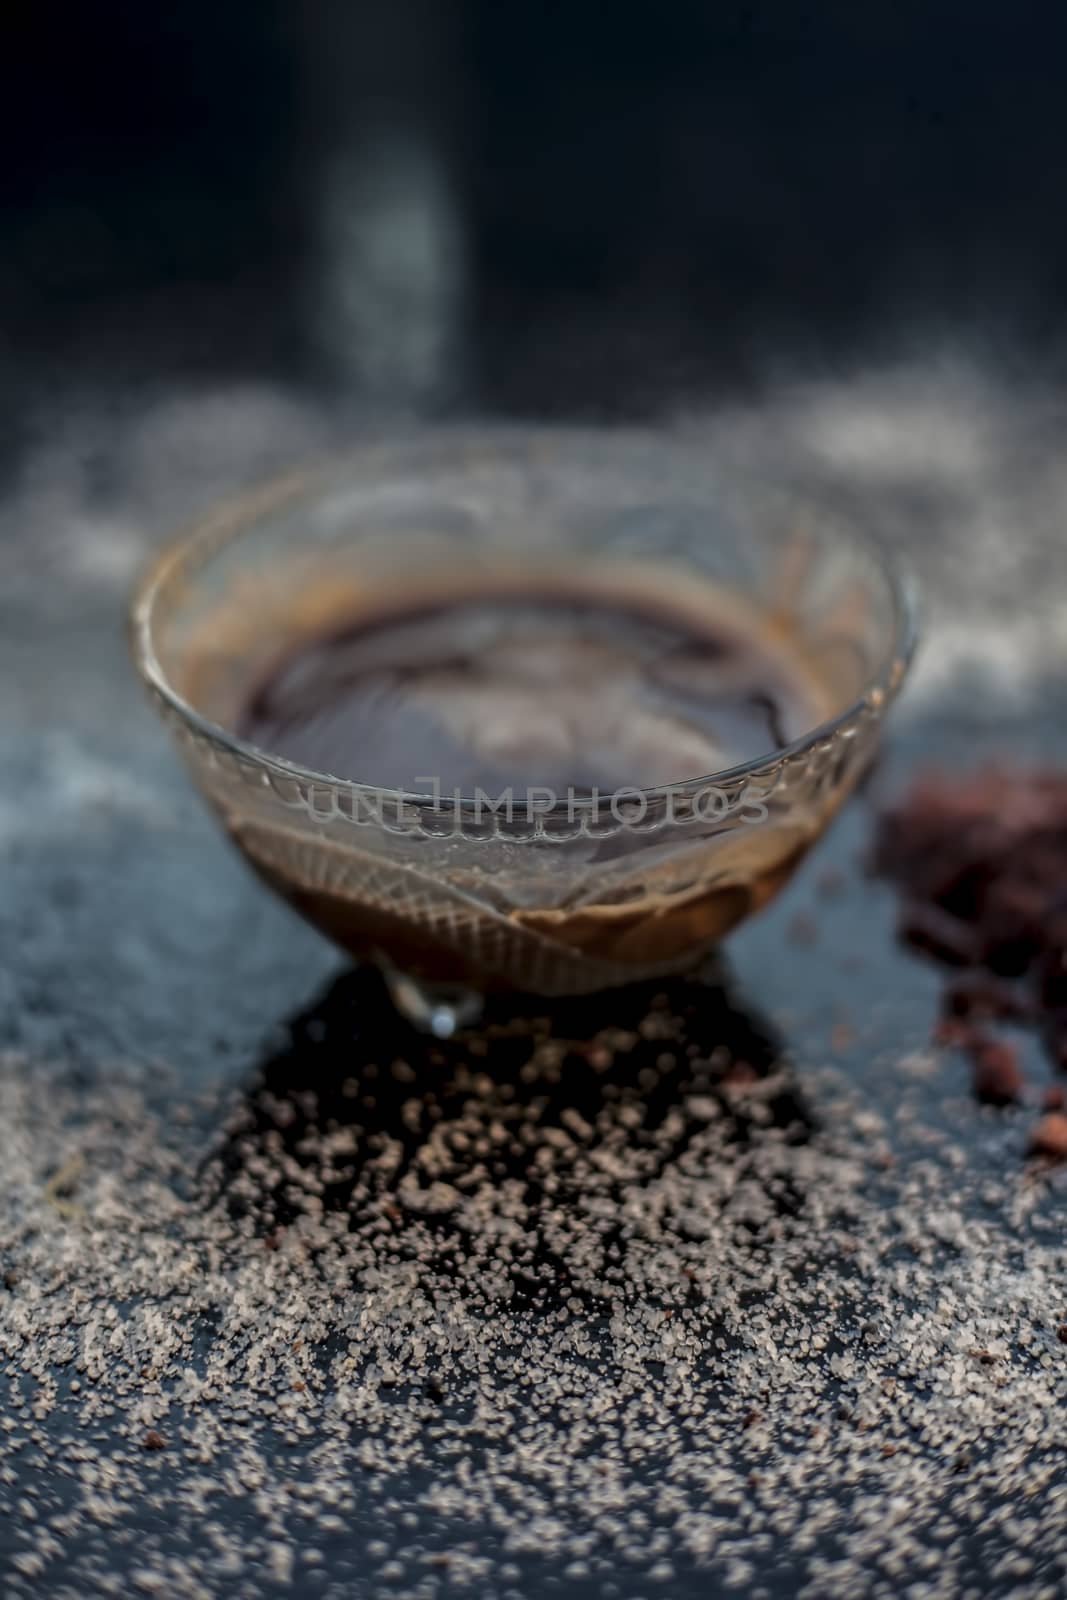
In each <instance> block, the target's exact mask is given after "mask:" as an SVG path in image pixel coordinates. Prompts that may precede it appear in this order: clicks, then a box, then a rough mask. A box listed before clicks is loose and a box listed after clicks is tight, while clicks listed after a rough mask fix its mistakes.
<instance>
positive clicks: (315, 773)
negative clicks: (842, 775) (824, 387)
mask: <svg viewBox="0 0 1067 1600" xmlns="http://www.w3.org/2000/svg"><path fill="white" fill-rule="evenodd" d="M507 440H513V441H531V442H533V441H536V442H538V443H541V444H546V445H547V444H551V443H560V444H566V445H567V446H573V445H575V444H578V443H581V442H582V441H583V440H584V441H586V442H593V441H595V442H596V443H604V442H607V441H611V442H612V443H613V444H614V445H616V446H623V445H625V444H626V443H627V442H630V443H635V442H640V443H641V444H643V445H644V446H645V447H646V448H647V447H648V446H650V445H656V446H659V447H661V448H662V449H663V450H664V451H665V452H674V453H675V454H679V455H681V456H683V457H686V458H688V459H689V460H690V461H692V460H693V458H694V455H695V449H696V447H695V445H694V443H693V441H692V439H691V438H687V437H685V436H681V437H679V436H677V435H672V434H670V433H669V432H663V433H659V432H656V431H655V430H652V429H648V428H633V427H600V428H590V427H566V426H562V427H561V426H544V427H542V426H538V425H536V424H535V425H524V424H521V423H514V424H512V423H500V424H496V423H494V424H487V425H481V426H480V427H478V429H477V431H476V432H474V431H472V430H471V429H470V427H469V426H467V427H462V426H457V425H448V424H436V425H433V426H432V427H431V426H429V425H427V426H426V427H425V428H423V429H421V430H411V431H409V432H407V433H403V434H398V435H395V436H390V437H385V438H371V439H365V440H364V441H362V442H361V443H360V444H357V445H355V446H353V447H351V448H350V449H348V450H346V451H341V452H339V451H334V452H332V453H331V454H329V455H327V456H326V457H325V458H322V459H319V460H317V461H313V462H312V463H310V464H308V465H305V466H303V467H300V468H297V469H295V470H291V471H289V472H286V473H284V474H281V475H278V476H274V477H271V478H270V479H268V480H267V481H266V482H265V483H261V484H259V485H258V486H253V487H251V488H250V489H246V490H244V491H242V492H239V493H238V494H236V495H233V496H229V497H227V498H226V499H224V500H223V501H221V502H219V503H217V504H216V505H215V506H214V507H213V508H212V509H210V510H209V511H208V512H206V513H205V514H204V515H202V516H200V517H197V518H194V519H193V520H192V521H191V522H189V523H186V524H185V525H184V526H182V527H180V528H179V529H178V531H177V532H176V533H174V534H173V535H172V536H171V537H170V538H169V539H168V540H167V541H166V542H165V544H164V546H163V548H162V549H161V550H160V551H158V552H157V553H156V554H155V555H154V557H153V558H152V559H151V560H150V561H149V562H148V564H147V566H146V567H145V568H144V569H143V570H142V571H141V573H140V574H139V576H138V578H137V579H136V581H135V583H134V586H133V592H132V596H131V600H130V604H129V609H128V614H127V633H128V641H129V647H130V652H131V655H132V657H133V662H134V665H135V667H136V669H137V671H138V673H139V675H140V676H141V678H142V680H143V681H144V683H145V684H146V685H147V687H148V688H149V689H150V690H151V691H152V692H153V693H154V694H155V695H156V696H157V697H158V698H159V700H160V701H161V702H162V704H163V705H164V706H165V707H166V708H168V709H169V710H170V711H171V712H173V713H174V715H175V716H176V717H177V718H178V719H179V721H180V722H181V723H183V724H184V725H185V726H186V727H187V728H188V729H189V730H190V731H191V732H192V733H193V734H194V735H198V736H199V737H200V738H202V739H205V740H207V741H208V742H209V743H210V744H211V745H213V746H214V747H216V748H217V749H220V750H222V751H223V752H225V753H226V754H228V755H230V756H232V757H233V758H235V759H236V760H238V761H241V762H243V763H245V764H249V765H253V766H255V767H258V768H259V769H261V770H262V772H263V774H264V777H265V778H268V777H269V776H271V775H273V776H274V777H275V778H277V779H279V780H282V781H288V782H289V783H292V782H295V783H297V784H303V785H308V786H313V787H315V788H319V789H322V788H326V789H330V790H333V791H334V792H335V793H341V794H344V795H364V796H368V797H371V796H373V797H376V798H377V799H378V800H379V801H381V800H385V801H387V802H391V803H392V804H394V805H396V806H398V807H400V806H404V807H406V806H411V807H415V808H418V809H419V810H420V811H431V812H447V813H448V814H450V815H454V816H461V815H467V814H470V813H472V812H473V813H475V814H476V815H477V816H478V817H479V818H480V817H481V815H482V812H483V810H484V797H483V800H482V801H481V802H479V801H478V800H477V799H476V798H475V797H474V796H466V795H463V796H459V797H456V796H454V795H451V794H449V795H447V796H442V795H440V794H437V795H435V794H433V793H427V792H420V791H417V790H407V789H397V788H393V787H390V786H387V785H382V784H375V783H372V782H369V781H367V780H364V779H357V778H343V777H339V776H338V775H337V774H334V773H329V772H324V771H321V770H317V769H315V768H312V767H306V766H303V765H302V764H300V763H299V762H294V761H290V760H288V759H286V758H285V757H284V756H280V755H277V754H275V753H274V752H273V751H270V750H267V749H264V748H263V747H262V746H260V745H256V744H253V743H252V742H250V741H249V740H246V739H242V738H241V737H240V736H239V735H238V734H236V733H234V732H232V731H231V730H230V729H228V728H226V727H224V726H223V725H222V724H221V723H217V722H215V721H213V720H212V719H211V718H210V717H207V716H205V715H204V714H203V713H202V712H201V711H198V710H197V708H196V707H195V706H194V705H192V704H191V703H190V702H189V701H188V700H186V698H185V697H184V696H183V695H181V694H180V693H179V692H178V691H177V689H175V687H174V685H173V684H172V683H171V681H170V679H169V678H168V676H167V673H166V672H165V670H164V668H163V666H162V663H161V662H160V660H159V657H158V655H157V653H156V649H155V643H154V637H153V623H154V616H155V608H156V604H157V602H158V601H159V599H160V597H161V596H162V594H163V592H164V590H165V588H166V586H167V584H168V582H169V580H170V579H171V578H172V577H173V576H174V575H175V574H176V572H178V571H179V570H180V568H181V567H182V566H184V565H185V564H186V563H187V562H188V561H190V559H192V558H193V557H194V556H196V555H197V554H200V557H201V560H204V559H210V556H211V555H212V554H213V553H214V552H215V551H216V550H218V549H220V548H222V547H223V546H224V545H226V544H228V543H229V542H230V541H231V540H234V539H237V538H239V537H240V536H241V535H242V534H244V533H246V532H247V531H248V529H249V528H250V527H251V526H253V525H254V524H255V523H256V522H257V521H259V520H260V519H261V518H262V517H264V516H266V515H268V514H269V513H271V512H273V511H276V510H279V509H281V508H283V507H284V506H286V505H287V504H289V503H290V502H293V501H298V500H300V499H302V498H307V497H310V496H311V495H313V494H314V492H315V491H316V489H318V488H319V487H325V486H326V485H327V484H328V483H329V482H331V481H334V480H335V479H336V478H337V477H338V476H339V475H340V473H341V472H342V471H345V472H349V473H351V472H353V471H358V470H359V468H360V466H361V465H362V464H364V463H365V464H366V466H367V467H368V468H371V467H373V466H374V465H375V464H376V463H379V462H382V463H387V462H388V461H389V460H390V459H393V458H394V457H395V456H396V455H400V454H402V453H403V452H406V451H408V450H411V449H418V448H419V447H420V446H424V447H425V446H432V445H438V446H440V445H443V444H445V443H446V442H447V443H449V444H451V445H452V447H453V448H455V449H456V450H457V451H461V450H463V449H468V448H470V447H471V446H474V447H476V448H478V449H480V450H484V449H486V448H491V447H492V445H493V444H494V443H503V442H506V441H507ZM715 475H716V469H715V468H712V469H711V471H710V475H709V484H710V483H713V481H714V476H715ZM718 475H719V476H720V477H722V478H724V479H727V480H728V481H729V482H731V483H738V482H743V481H745V480H746V479H747V480H750V481H751V482H752V483H753V484H754V485H758V486H762V487H763V488H764V489H766V488H768V487H779V488H791V489H793V490H795V491H796V492H797V493H798V494H801V495H803V496H805V497H810V500H811V502H812V503H813V504H815V505H819V504H822V505H826V506H833V505H834V504H835V502H836V503H840V501H841V500H842V498H844V497H847V498H850V499H855V498H856V496H857V494H858V493H859V491H857V490H855V489H853V488H851V486H849V485H843V484H841V483H839V482H836V483H830V482H827V481H826V479H825V475H820V477H819V479H818V480H817V479H816V477H815V475H814V474H813V475H812V479H811V480H810V481H808V480H805V481H804V482H803V483H802V484H796V483H791V482H790V480H789V479H788V478H787V477H786V476H785V475H782V476H781V477H780V478H776V477H774V476H773V475H770V474H767V473H766V472H762V471H760V472H757V471H755V470H752V469H748V468H744V467H738V466H737V465H736V464H733V463H731V464H730V465H729V466H728V467H727V468H724V469H723V470H722V472H721V473H718ZM847 538H848V542H849V544H851V545H852V546H853V547H854V548H857V549H860V550H862V551H863V552H864V553H865V554H866V556H867V557H868V559H869V560H870V561H871V563H872V565H873V566H874V567H875V568H876V569H877V571H878V573H879V575H880V577H881V579H882V581H883V582H884V583H885V585H886V590H887V594H888V597H889V601H890V606H891V611H892V619H891V637H890V641H889V647H888V649H887V651H886V653H885V655H884V657H883V658H882V659H881V661H880V662H879V664H878V667H877V669H876V671H875V672H873V673H872V674H871V675H870V677H869V679H868V681H867V682H866V683H865V684H864V687H863V689H862V690H861V691H860V693H859V694H858V695H857V696H856V697H855V699H853V700H852V701H850V702H849V704H848V705H847V706H845V707H844V709H843V710H841V711H840V712H838V713H837V714H836V715H834V716H833V717H830V718H827V719H826V720H824V721H823V722H820V723H818V724H816V725H815V726H814V727H812V728H810V729H807V730H805V732H804V733H802V734H801V735H800V736H799V737H798V738H797V739H794V740H792V741H790V742H789V743H788V744H783V745H778V746H776V747H775V748H774V749H772V750H769V751H766V752H764V753H763V754H761V755H758V756H755V757H751V758H749V759H748V760H747V761H743V762H738V763H736V764H735V765H733V766H731V767H723V768H719V769H717V770H715V771H713V772H710V773H702V774H700V775H697V776H694V777H691V778H684V779H680V780H678V781H677V782H673V783H663V784H656V785H652V786H647V787H641V786H639V785H633V786H629V785H627V786H625V787H624V788H623V789H620V790H618V791H616V793H617V794H625V795H626V796H627V798H628V799H632V800H634V801H636V800H638V799H643V801H644V807H643V809H642V818H644V816H645V815H646V813H647V811H648V808H649V807H652V806H654V805H656V804H657V803H660V802H663V801H665V800H666V799H667V798H668V797H670V796H677V795H679V794H684V795H687V796H697V795H699V794H701V793H702V792H704V791H708V790H725V789H727V788H729V789H730V790H731V791H737V790H738V789H740V788H741V787H742V786H743V785H745V783H746V780H748V779H751V778H758V777H760V776H764V775H766V774H768V773H770V772H772V771H775V770H777V769H778V768H779V767H781V766H782V765H783V764H785V763H788V762H790V761H792V760H795V759H797V758H799V757H801V756H805V755H807V754H808V753H810V752H811V751H812V750H813V749H814V748H816V747H817V746H818V745H820V744H823V743H825V742H828V741H832V740H833V739H834V737H835V736H836V735H837V734H838V733H840V732H841V731H842V730H843V729H845V728H847V727H848V726H849V725H850V724H852V723H853V722H855V720H856V719H857V718H859V717H861V716H863V714H864V713H865V712H868V711H871V710H880V711H884V710H888V707H889V706H890V705H891V704H892V702H893V700H894V699H895V698H896V696H897V694H898V693H899V691H900V688H901V686H902V684H903V682H904V680H905V678H906V676H907V674H908V670H909V668H910V666H911V664H912V661H913V658H914V655H915V650H916V647H917V644H918V638H919V601H918V585H917V582H916V580H915V578H914V575H913V574H912V573H911V571H910V570H909V569H908V567H907V565H906V564H905V563H903V562H902V561H901V560H900V559H899V557H898V555H897V553H896V552H895V551H894V552H892V553H891V552H890V551H889V550H888V548H887V546H886V544H885V542H884V541H883V540H881V539H880V538H878V537H877V536H875V535H874V534H872V533H871V532H870V530H869V529H867V528H865V527H863V526H862V525H861V522H860V518H859V515H858V513H857V510H856V509H852V510H851V511H850V513H849V516H848V535H847ZM532 792H534V789H533V788H530V789H528V791H527V793H528V795H529V793H532ZM606 798H607V796H600V800H601V801H603V800H604V799H606ZM587 806H591V807H592V808H593V809H594V810H595V807H596V802H595V801H592V800H590V801H588V802H587V801H586V800H585V799H584V797H572V798H571V800H570V801H569V802H568V801H560V800H557V803H556V804H555V805H554V806H548V807H546V808H545V809H543V810H542V811H541V812H540V818H541V821H542V822H547V821H551V820H552V819H553V818H559V819H562V818H563V817H567V818H569V819H570V820H572V821H573V816H574V813H575V812H579V813H580V812H581V811H582V810H583V809H585V808H586V807H587ZM540 831H541V830H540V829H538V832H539V833H540Z"/></svg>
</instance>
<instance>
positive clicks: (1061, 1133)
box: [1030, 1111, 1067, 1161]
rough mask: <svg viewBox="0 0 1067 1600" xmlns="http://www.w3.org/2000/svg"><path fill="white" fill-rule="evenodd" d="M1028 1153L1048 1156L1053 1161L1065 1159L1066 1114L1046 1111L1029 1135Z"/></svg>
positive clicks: (1066, 1149)
mask: <svg viewBox="0 0 1067 1600" xmlns="http://www.w3.org/2000/svg"><path fill="white" fill-rule="evenodd" d="M1030 1153H1031V1155H1035V1156H1049V1157H1050V1158H1051V1159H1052V1160H1053V1161H1063V1160H1065V1159H1067V1114H1065V1113H1064V1112H1062V1111H1048V1112H1046V1113H1045V1115H1044V1116H1043V1117H1042V1118H1041V1120H1040V1122H1038V1123H1037V1125H1036V1126H1035V1128H1034V1130H1033V1132H1032V1133H1031V1135H1030Z"/></svg>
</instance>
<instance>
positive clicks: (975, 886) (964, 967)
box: [874, 768, 1067, 1139]
mask: <svg viewBox="0 0 1067 1600" xmlns="http://www.w3.org/2000/svg"><path fill="white" fill-rule="evenodd" d="M874 865H875V870H876V871H878V872H880V873H882V874H883V875H884V876H886V877H889V878H892V879H893V880H894V881H895V882H896V883H897V884H898V885H899V886H900V889H901V892H902V894H903V895H904V897H905V906H904V910H903V912H902V914H901V920H900V935H901V938H902V939H903V940H905V942H907V943H908V944H911V945H913V946H914V947H915V948H917V949H920V950H923V951H924V952H925V953H926V954H928V955H930V956H932V957H934V959H935V960H937V961H940V962H941V963H942V964H943V965H945V966H950V967H954V968H956V969H957V972H956V975H955V976H954V977H952V978H951V980H947V981H946V989H945V995H944V1011H945V1015H944V1016H943V1018H942V1019H941V1021H940V1022H939V1023H938V1026H937V1029H936V1032H935V1039H936V1040H937V1042H938V1043H941V1044H950V1045H956V1046H959V1047H960V1048H962V1049H964V1050H966V1051H967V1052H968V1053H969V1054H970V1055H971V1058H972V1061H973V1062H974V1090H975V1093H976V1094H977V1095H978V1097H979V1098H980V1099H983V1100H987V1101H990V1102H992V1103H995V1104H1001V1105H1007V1104H1010V1103H1011V1102H1013V1101H1015V1100H1018V1099H1019V1097H1020V1092H1021V1090H1022V1087H1023V1079H1022V1074H1021V1072H1020V1069H1019V1063H1018V1057H1017V1054H1016V1052H1015V1051H1014V1050H1013V1049H1011V1047H1009V1046H1007V1045H1000V1044H998V1043H997V1042H996V1041H994V1040H991V1039H989V1038H988V1037H986V1036H985V1035H979V1034H977V1033H976V1031H975V1030H974V1029H973V1026H972V1025H973V1024H974V1023H975V1022H977V1021H983V1022H988V1021H1007V1022H1033V1023H1035V1024H1036V1025H1038V1026H1039V1027H1040V1028H1041V1031H1042V1034H1043V1037H1044V1040H1045V1044H1046V1046H1047V1049H1048V1052H1049V1055H1050V1056H1051V1058H1052V1060H1053V1062H1054V1063H1056V1064H1057V1065H1058V1066H1060V1067H1062V1068H1064V1069H1067V772H1055V771H1052V772H1029V773H1027V772H1017V771H1016V772H1012V773H1008V772H1006V771H1002V770H1000V769H999V768H988V769H986V770H985V771H983V772H979V773H971V774H967V775H965V776H964V777H962V778H948V777H944V776H941V775H937V774H931V775H927V776H925V777H922V778H920V779H919V780H918V782H916V783H915V784H914V786H913V787H912V789H911V791H910V793H909V794H907V795H906V796H905V797H904V799H903V800H902V801H901V802H900V804H899V805H897V806H896V807H895V808H894V809H893V810H892V811H890V812H887V813H886V814H885V816H883V818H882V821H881V826H880V828H879V833H878V840H877V845H876V850H875V861H874ZM1037 1137H1038V1134H1036V1133H1035V1139H1036V1138H1037ZM1041 1137H1045V1135H1041Z"/></svg>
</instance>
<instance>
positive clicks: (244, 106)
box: [0, 0, 1067, 443]
mask: <svg viewBox="0 0 1067 1600" xmlns="http://www.w3.org/2000/svg"><path fill="white" fill-rule="evenodd" d="M2 41H3V43H2V49H0V118H2V121H3V149H4V161H3V176H2V180H0V400H2V402H3V416H4V427H5V435H6V441H7V442H8V443H10V442H11V441H12V440H13V439H15V438H17V434H18V429H19V425H20V418H21V417H22V416H23V415H24V413H25V412H26V411H27V410H29V409H32V408H33V406H34V405H36V404H38V403H39V402H41V401H44V402H47V401H48V399H49V397H51V396H55V395H56V394H62V393H63V392H64V391H65V390H66V389H67V388H68V387H69V386H70V385H72V384H79V383H91V382H95V381H99V382H107V383H109V384H111V385H113V386H119V387H122V386H125V387H126V388H127V389H128V390H129V391H130V392H134V393H135V392H136V391H137V387H138V385H143V384H153V383H158V382H160V381H167V380H170V381H176V380H179V379H181V380H183V381H184V380H186V379H194V380H195V379H197V378H198V377H199V376H201V375H211V376H212V377H220V376H221V377H225V378H229V377H231V376H232V377H236V378H248V377H252V378H254V377H259V376H266V377H268V378H270V379H272V380H279V381H285V382H287V383H292V384H295V385H298V386H299V385H309V386H312V387H313V388H315V389H318V390H320V391H322V392H324V393H326V394H329V393H331V392H334V391H336V392H337V393H339V394H345V395H358V396H361V397H364V398H366V399H367V400H368V401H369V402H370V403H371V404H380V405H381V406H382V407H384V408H389V407H397V406H399V407H415V408H421V409H424V410H428V411H430V412H434V411H442V410H449V409H456V408H459V409H467V410H470V409H477V410H495V411H504V412H517V413H527V414H538V415H542V414H549V413H552V414H560V413H569V414H583V415H590V414H620V413H622V414H634V415H641V414H647V413H649V412H651V411H655V410H656V409H658V408H659V407H661V406H663V405H664V404H666V403H675V402H678V401H681V402H684V401H687V400H691V399H693V398H694V397H697V396H699V397H704V396H706V395H707V394H708V393H710V392H714V391H718V390H721V389H722V388H723V387H724V386H727V387H738V386H744V385H747V384H751V383H752V382H754V381H756V380H758V379H760V378H761V377H763V376H765V375H766V374H767V373H768V372H773V371H774V370H775V368H776V367H777V366H779V365H782V364H785V365H789V364H795V363H796V362H801V363H807V364H809V365H812V364H818V365H828V366H831V367H832V366H835V365H839V364H847V363H848V362H850V361H851V360H853V359H856V358H859V357H864V358H866V357H868V356H869V355H870V354H871V353H872V352H874V353H876V354H877V353H878V352H879V351H882V350H885V349H888V348H896V347H897V346H899V345H900V344H902V343H904V344H908V343H909V342H910V343H912V344H914V343H919V342H921V341H922V340H923V339H925V338H928V337H930V336H931V333H932V331H933V332H937V331H939V330H941V329H943V328H944V327H945V326H951V327H952V328H958V329H960V330H962V332H963V334H964V335H965V336H967V337H976V338H981V339H983V340H985V341H987V342H988V343H989V344H990V345H991V346H993V347H1000V348H1003V349H1004V350H1007V351H1008V352H1009V353H1012V354H1013V355H1014V356H1015V357H1017V358H1018V359H1021V360H1024V361H1025V360H1030V359H1035V360H1041V361H1047V360H1048V359H1049V357H1050V355H1055V354H1057V353H1058V351H1059V350H1060V347H1061V344H1062V337H1063V335H1062V329H1063V323H1064V316H1065V309H1067V308H1065V304H1064V299H1065V294H1067V212H1065V209H1064V206H1063V203H1062V182H1063V176H1064V167H1065V156H1067V96H1065V93H1064V87H1065V47H1067V14H1065V13H1064V12H1063V11H1062V10H1061V9H1059V8H1056V7H1054V6H1052V5H1051V4H1045V5H1041V4H1033V3H1031V4H1025V3H1023V4H1018V3H1017V4H1016V5H1014V6H1012V7H1008V6H1005V5H985V6H983V5H982V4H981V0H977V3H976V0H948V3H946V0H941V3H934V4H930V3H929V0H925V3H919V0H893V3H890V0H867V3H865V4H862V5H857V4H856V3H855V0H847V3H846V0H821V3H820V4H819V5H817V6H812V5H807V4H803V3H799V0H788V3H786V0H781V3H761V0H716V3H709V0H669V3H667V4H662V5H649V4H628V3H625V0H616V3H615V4H613V5H610V6H609V5H592V4H587V3H584V0H542V3H540V4H536V5H534V4H502V3H500V0H333V3H329V0H309V3H303V4H299V3H297V0H225V3H221V4H220V0H183V3H182V4H181V5H162V6H152V5H146V4H145V3H144V0H101V3H100V4H97V5H93V6H86V5H75V4H73V3H67V4H60V3H58V0H8V4H7V5H6V6H5V8H4V13H3V34H2Z"/></svg>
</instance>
